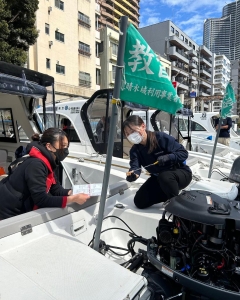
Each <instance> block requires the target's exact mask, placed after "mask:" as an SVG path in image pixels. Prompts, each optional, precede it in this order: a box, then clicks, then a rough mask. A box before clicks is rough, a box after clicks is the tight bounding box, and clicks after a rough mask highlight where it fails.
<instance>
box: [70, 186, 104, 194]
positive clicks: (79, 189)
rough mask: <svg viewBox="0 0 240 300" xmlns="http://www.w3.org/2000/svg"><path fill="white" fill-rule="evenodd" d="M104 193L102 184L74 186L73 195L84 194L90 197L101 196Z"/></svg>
mask: <svg viewBox="0 0 240 300" xmlns="http://www.w3.org/2000/svg"><path fill="white" fill-rule="evenodd" d="M101 192H102V183H92V184H80V185H73V195H76V194H79V193H82V194H88V195H90V196H100V195H101Z"/></svg>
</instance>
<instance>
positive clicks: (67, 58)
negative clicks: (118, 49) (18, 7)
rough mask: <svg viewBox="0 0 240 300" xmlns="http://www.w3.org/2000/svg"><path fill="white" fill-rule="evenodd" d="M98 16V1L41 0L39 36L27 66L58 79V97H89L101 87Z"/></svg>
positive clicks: (56, 84) (38, 22) (37, 16)
mask: <svg viewBox="0 0 240 300" xmlns="http://www.w3.org/2000/svg"><path fill="white" fill-rule="evenodd" d="M96 15H97V16H98V17H100V6H99V5H98V4H97V3H95V1H88V0H82V1H78V0H72V1H71V3H70V2H69V1H61V0H41V1H39V9H38V11H37V12H36V27H37V29H38V31H39V37H38V39H37V42H36V43H35V45H33V46H31V47H30V49H29V55H28V62H27V67H28V68H30V69H33V70H36V71H39V72H42V73H46V74H49V75H51V76H53V77H54V78H55V93H56V100H61V99H67V98H68V99H69V98H71V97H76V96H82V97H90V96H91V95H92V94H93V92H95V91H96V89H99V88H100V81H99V76H100V69H101V66H100V59H99V57H98V52H97V50H98V45H99V44H100V33H99V31H98V30H97V29H98V28H97V24H96V22H95V20H96Z"/></svg>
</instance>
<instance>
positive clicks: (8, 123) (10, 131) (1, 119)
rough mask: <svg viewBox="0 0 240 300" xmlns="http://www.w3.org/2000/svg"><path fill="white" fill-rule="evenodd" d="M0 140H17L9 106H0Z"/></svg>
mask: <svg viewBox="0 0 240 300" xmlns="http://www.w3.org/2000/svg"><path fill="white" fill-rule="evenodd" d="M0 141H2V142H9V143H16V142H17V140H16V134H15V130H14V126H13V117H12V110H11V108H4V109H1V108H0Z"/></svg>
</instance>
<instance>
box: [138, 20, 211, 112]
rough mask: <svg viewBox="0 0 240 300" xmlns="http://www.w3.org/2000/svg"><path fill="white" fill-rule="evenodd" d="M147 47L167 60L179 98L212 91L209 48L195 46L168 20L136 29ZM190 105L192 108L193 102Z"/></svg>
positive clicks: (204, 94)
mask: <svg viewBox="0 0 240 300" xmlns="http://www.w3.org/2000/svg"><path fill="white" fill-rule="evenodd" d="M139 32H140V33H141V34H142V36H143V37H144V38H145V40H146V41H147V42H148V44H149V45H150V47H151V48H152V49H153V50H154V51H156V52H158V53H160V54H161V55H162V56H165V57H166V58H167V59H168V60H170V61H171V66H172V71H171V76H172V81H173V82H176V83H177V93H178V95H179V96H180V97H181V98H182V101H183V98H185V99H189V96H192V95H194V94H195V93H196V95H197V96H210V95H211V94H212V82H211V81H212V80H211V78H212V74H211V69H212V52H211V51H210V50H209V49H208V48H207V47H206V46H204V45H202V46H199V45H198V44H197V43H196V42H195V41H193V40H192V39H191V38H190V37H189V36H188V35H187V34H186V33H185V32H183V31H182V30H181V29H180V28H179V27H177V26H176V25H175V24H174V23H173V22H171V21H170V20H168V21H164V22H160V23H157V24H154V25H150V26H146V27H143V28H140V29H139ZM192 105H193V106H194V107H193V108H195V103H194V102H193V103H192Z"/></svg>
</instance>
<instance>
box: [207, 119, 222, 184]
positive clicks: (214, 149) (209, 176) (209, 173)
mask: <svg viewBox="0 0 240 300" xmlns="http://www.w3.org/2000/svg"><path fill="white" fill-rule="evenodd" d="M221 124H222V117H220V118H219V123H218V130H217V134H216V138H215V141H214V146H213V152H212V157H211V162H210V167H209V172H208V178H211V172H212V166H213V160H214V156H215V152H216V147H217V141H218V137H219V133H220V130H221Z"/></svg>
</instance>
